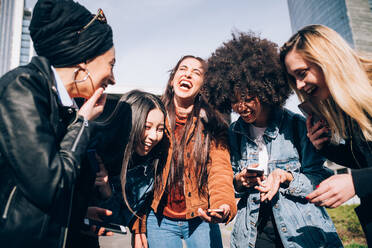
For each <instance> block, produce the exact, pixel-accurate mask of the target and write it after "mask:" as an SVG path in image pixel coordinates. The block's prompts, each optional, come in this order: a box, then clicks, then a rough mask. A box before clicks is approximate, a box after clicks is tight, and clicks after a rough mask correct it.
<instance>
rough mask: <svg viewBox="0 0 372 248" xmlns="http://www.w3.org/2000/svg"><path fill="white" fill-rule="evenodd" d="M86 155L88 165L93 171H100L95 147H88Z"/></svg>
mask: <svg viewBox="0 0 372 248" xmlns="http://www.w3.org/2000/svg"><path fill="white" fill-rule="evenodd" d="M87 156H88V161H89V164H90V166H92V168H93V171H94V172H95V173H97V172H99V171H100V168H99V164H98V161H97V158H96V149H88V150H87Z"/></svg>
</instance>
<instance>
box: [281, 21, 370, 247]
mask: <svg viewBox="0 0 372 248" xmlns="http://www.w3.org/2000/svg"><path fill="white" fill-rule="evenodd" d="M281 62H282V65H283V66H284V67H285V69H286V72H287V77H288V81H289V84H290V85H291V86H292V88H293V89H294V90H295V91H296V93H297V95H298V96H299V98H300V99H301V100H302V101H304V100H307V101H309V102H310V104H311V105H312V106H313V107H314V109H315V110H316V111H317V112H318V113H317V115H320V116H321V119H320V120H319V121H316V122H315V121H314V122H312V119H315V118H312V117H314V116H315V114H313V115H310V116H309V117H308V119H307V122H306V124H307V131H308V133H307V136H308V137H309V139H310V141H311V142H312V143H313V145H314V146H315V148H316V149H317V150H319V152H320V153H322V154H323V155H324V156H325V157H327V158H328V159H329V160H331V161H333V162H336V163H338V164H341V165H344V166H347V167H349V168H351V169H352V170H351V174H341V175H334V176H332V177H330V178H328V179H326V180H324V181H323V182H322V183H320V184H319V186H318V188H317V189H316V190H315V191H313V192H312V193H310V194H309V195H308V196H307V198H308V200H309V201H310V202H312V203H315V204H317V205H319V206H326V207H338V206H339V205H341V204H342V203H344V202H345V201H347V200H349V199H350V198H352V197H353V196H354V195H355V194H356V195H358V196H359V197H360V198H361V205H360V206H359V207H358V208H356V212H357V214H358V216H359V220H360V222H361V224H362V227H363V230H364V232H365V234H366V237H367V242H368V244H369V245H372V213H371V212H370V209H371V208H372V180H371V179H372V168H371V167H372V123H371V116H372V86H371V80H372V60H368V59H366V58H363V57H361V56H359V55H357V53H356V52H355V51H354V50H353V49H352V48H350V46H349V45H348V44H347V43H346V42H345V41H344V40H343V39H342V38H341V36H340V35H339V34H337V33H336V32H335V31H334V30H332V29H330V28H328V27H325V26H322V25H311V26H307V27H304V28H303V29H301V30H300V31H298V32H297V33H296V34H295V35H293V36H292V37H291V38H290V39H289V41H288V42H286V43H285V44H284V45H283V47H282V48H281Z"/></svg>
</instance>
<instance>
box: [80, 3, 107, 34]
mask: <svg viewBox="0 0 372 248" xmlns="http://www.w3.org/2000/svg"><path fill="white" fill-rule="evenodd" d="M95 20H98V21H100V22H102V23H107V19H106V16H105V14H104V13H103V10H102V9H101V8H99V9H98V12H97V14H96V15H94V16H93V19H92V20H90V22H88V24H87V25H85V26H84V27H83V28H82V29H81V30H80V31H78V34H80V33H81V32H83V31H84V30H85V29H87V28H88V27H89V26H90V25H92V23H93V22H94V21H95Z"/></svg>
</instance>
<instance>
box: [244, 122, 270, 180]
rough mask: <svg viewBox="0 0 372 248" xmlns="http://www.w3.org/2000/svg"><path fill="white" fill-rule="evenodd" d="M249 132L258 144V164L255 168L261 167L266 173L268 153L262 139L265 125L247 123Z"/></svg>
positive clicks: (266, 173)
mask: <svg viewBox="0 0 372 248" xmlns="http://www.w3.org/2000/svg"><path fill="white" fill-rule="evenodd" d="M249 128H250V134H251V137H252V139H253V140H254V141H255V142H256V144H257V145H258V164H259V166H258V167H257V168H260V169H263V170H264V174H265V175H268V174H269V173H268V172H269V170H268V162H269V154H268V152H267V147H266V144H265V141H264V140H263V134H264V133H265V130H266V127H256V126H254V125H249Z"/></svg>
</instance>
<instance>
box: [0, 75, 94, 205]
mask: <svg viewBox="0 0 372 248" xmlns="http://www.w3.org/2000/svg"><path fill="white" fill-rule="evenodd" d="M2 80H8V82H6V83H7V87H6V88H5V89H4V88H3V89H2V92H1V95H0V131H1V135H0V149H1V150H0V151H1V153H3V155H4V156H5V158H6V161H7V162H6V164H7V165H8V166H9V167H10V168H11V171H12V173H13V176H14V178H15V183H16V184H17V189H20V190H21V192H22V194H23V195H24V196H25V197H26V198H27V199H28V200H29V201H30V202H33V204H34V205H36V206H38V207H39V208H41V209H43V210H44V211H46V210H48V209H51V208H53V205H54V206H55V204H58V206H59V207H61V205H62V206H64V205H66V204H68V200H67V202H66V199H69V197H70V193H71V190H72V187H73V184H74V182H75V179H76V176H77V174H78V172H79V164H80V157H81V155H82V154H83V153H84V152H85V149H86V146H87V143H88V140H89V128H88V127H87V122H86V121H84V120H83V118H82V117H78V118H76V120H75V121H74V122H73V123H72V124H70V125H69V126H68V127H67V130H63V132H64V133H65V135H64V137H62V140H60V141H58V140H57V139H56V133H55V129H54V126H53V125H54V124H56V123H55V122H58V121H59V120H58V119H57V120H52V117H51V116H52V115H51V112H52V108H51V101H54V99H53V95H52V97H51V93H50V89H49V86H48V83H47V81H46V80H47V79H46V78H44V77H42V76H41V75H40V74H36V73H18V74H17V75H16V76H13V77H6V78H3V79H2ZM3 82H4V81H3ZM3 82H2V83H3ZM56 111H58V110H56ZM53 121H54V122H53Z"/></svg>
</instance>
